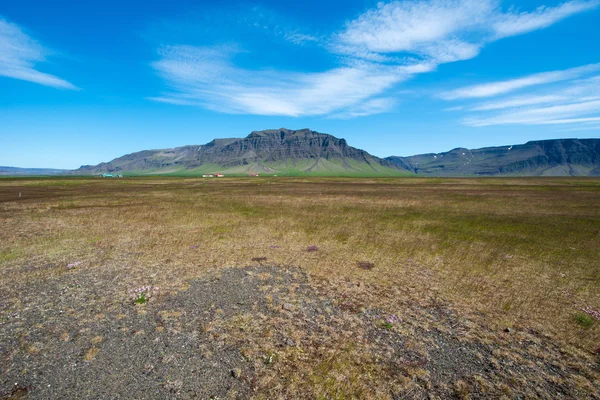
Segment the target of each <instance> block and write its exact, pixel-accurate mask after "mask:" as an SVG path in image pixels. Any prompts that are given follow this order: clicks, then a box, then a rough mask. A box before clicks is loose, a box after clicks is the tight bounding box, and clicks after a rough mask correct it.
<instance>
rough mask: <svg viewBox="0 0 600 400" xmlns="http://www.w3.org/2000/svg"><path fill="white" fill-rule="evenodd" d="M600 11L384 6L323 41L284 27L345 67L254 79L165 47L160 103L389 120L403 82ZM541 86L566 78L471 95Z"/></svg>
mask: <svg viewBox="0 0 600 400" xmlns="http://www.w3.org/2000/svg"><path fill="white" fill-rule="evenodd" d="M597 4H598V2H597V1H579V0H574V1H567V2H565V3H563V4H561V5H559V6H557V7H541V8H538V9H537V10H535V11H533V12H530V13H527V12H516V11H514V10H512V9H510V10H509V11H507V12H503V11H502V9H501V8H500V4H499V0H421V1H409V0H405V1H393V2H389V3H385V4H384V3H380V4H379V5H378V6H377V7H376V8H374V9H371V10H368V11H366V12H365V13H364V14H362V15H360V16H359V17H358V18H356V19H355V20H353V21H350V22H348V23H347V24H346V26H344V27H343V28H342V29H340V30H339V31H337V32H335V33H333V34H331V35H330V36H329V37H328V38H325V39H324V38H323V37H322V36H317V35H314V36H313V35H310V34H308V33H306V32H300V31H298V32H295V31H294V30H293V29H290V28H289V27H288V28H286V29H285V30H284V32H285V35H284V37H285V39H286V40H288V41H289V42H291V43H295V44H305V43H309V42H310V43H315V44H316V43H319V44H321V45H322V46H323V48H324V49H326V50H327V51H329V52H330V53H331V55H333V56H335V57H337V60H338V65H337V66H336V67H334V68H331V69H328V70H327V69H326V70H324V71H322V72H311V73H299V72H292V71H277V70H274V69H269V68H265V69H252V70H251V69H249V68H244V67H241V66H239V65H237V64H236V53H235V52H231V51H229V50H227V49H223V48H219V47H192V46H171V47H166V48H161V49H160V50H159V56H160V59H159V60H158V61H156V62H154V63H153V64H152V66H153V68H154V69H155V70H156V71H157V72H158V73H159V74H160V76H162V77H163V78H164V79H165V81H166V82H167V83H168V85H169V87H170V89H171V90H170V91H167V92H165V93H163V94H162V95H161V96H157V97H154V98H152V99H153V100H156V101H161V102H168V103H173V104H186V105H196V106H201V107H204V108H209V109H213V110H218V111H221V112H228V113H249V114H259V115H287V116H302V115H330V116H340V117H343V118H348V117H354V116H362V115H369V114H373V113H379V112H385V111H387V110H389V109H390V108H391V107H393V105H394V103H395V101H394V99H393V98H391V97H390V95H389V94H386V92H387V91H389V90H390V89H392V88H393V87H394V86H395V85H397V84H399V83H400V82H403V81H406V80H407V79H410V78H411V77H412V76H414V75H416V74H421V73H427V72H431V71H434V70H435V69H436V68H437V67H438V66H439V65H440V64H444V63H450V62H456V61H461V60H468V59H471V58H474V57H476V56H477V55H478V54H479V52H480V50H481V49H482V48H483V47H484V46H485V45H486V44H487V43H490V42H492V41H494V40H498V39H501V38H503V37H507V36H513V35H518V34H522V33H525V32H529V31H532V30H536V29H541V28H544V27H547V26H549V25H551V24H553V23H555V22H557V21H559V20H561V19H563V18H566V17H568V16H570V15H573V14H576V13H579V12H583V11H586V10H588V9H591V8H593V7H595V6H597ZM266 26H267V25H266ZM572 74H574V75H575V74H576V71H575V72H572ZM536 79H537V81H539V82H540V83H543V82H542V81H551V80H552V79H554V80H555V81H556V80H560V79H563V78H561V77H560V76H558V77H556V76H555V77H553V76H551V75H550V76H541V77H530V79H529V80H526V81H519V82H508V83H506V82H505V83H504V86H502V87H500V86H497V87H491V86H490V87H484V88H468V89H469V90H471V91H472V92H473V90H475V91H477V90H479V91H480V93H493V92H494V91H496V94H498V93H507V92H508V91H511V90H514V88H517V87H525V86H529V85H533V84H536V83H535V80H536ZM540 83H538V84H540ZM511 85H512V86H511ZM465 93H466V92H465ZM461 95H462V94H461V93H458V94H455V95H454V96H457V97H455V98H459V97H460V96H461ZM485 95H487V94H481V95H479V97H481V96H485ZM448 96H452V95H451V94H449V95H448Z"/></svg>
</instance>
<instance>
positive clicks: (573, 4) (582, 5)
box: [493, 0, 599, 38]
mask: <svg viewBox="0 0 600 400" xmlns="http://www.w3.org/2000/svg"><path fill="white" fill-rule="evenodd" d="M598 4H599V2H598V1H597V0H594V1H568V2H566V3H563V4H561V5H559V6H558V7H554V8H552V7H545V6H541V7H538V8H537V9H536V10H535V11H533V12H522V13H515V12H508V13H506V14H503V15H501V16H499V17H498V19H497V21H496V22H495V23H494V24H493V28H494V31H495V32H496V38H503V37H508V36H514V35H520V34H523V33H526V32H531V31H534V30H538V29H542V28H547V27H548V26H550V25H552V24H554V23H556V22H558V21H560V20H562V19H564V18H567V17H569V16H571V15H574V14H578V13H581V12H584V11H588V10H591V9H593V8H595V7H597V6H598Z"/></svg>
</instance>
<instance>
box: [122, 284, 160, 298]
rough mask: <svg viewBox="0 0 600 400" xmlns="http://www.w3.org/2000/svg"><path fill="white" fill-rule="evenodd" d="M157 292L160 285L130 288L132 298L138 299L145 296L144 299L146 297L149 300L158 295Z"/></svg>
mask: <svg viewBox="0 0 600 400" xmlns="http://www.w3.org/2000/svg"><path fill="white" fill-rule="evenodd" d="M157 293H158V287H157V286H151V285H145V286H140V287H139V288H137V289H130V290H129V295H130V297H131V299H132V300H138V299H140V298H143V299H146V301H147V300H149V299H150V298H151V297H152V296H154V295H156V294H157Z"/></svg>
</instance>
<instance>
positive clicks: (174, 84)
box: [153, 46, 410, 116]
mask: <svg viewBox="0 0 600 400" xmlns="http://www.w3.org/2000/svg"><path fill="white" fill-rule="evenodd" d="M236 53H237V50H235V49H232V48H223V47H219V48H198V47H189V46H175V47H168V48H165V49H163V50H161V55H162V59H161V60H160V61H157V62H155V63H154V64H153V67H154V68H155V69H156V70H157V71H158V72H159V73H160V75H161V76H162V77H163V78H164V79H165V80H166V81H167V82H168V83H169V86H170V87H171V88H172V89H173V92H171V93H167V94H165V95H163V96H159V97H155V98H153V100H156V101H162V102H167V103H173V104H186V105H199V106H203V107H206V108H209V109H213V110H216V111H222V112H230V113H252V114H260V115H289V116H300V115H323V114H329V113H331V112H333V111H336V110H343V109H346V108H349V107H355V106H357V105H359V104H361V103H362V102H363V101H366V100H368V99H370V98H371V97H373V96H374V95H376V94H378V93H381V92H382V91H384V90H386V89H388V88H390V87H391V86H392V85H394V84H396V83H398V82H400V81H401V80H402V79H406V78H407V77H408V76H410V72H407V71H404V72H403V71H402V68H401V67H390V66H382V65H378V64H372V63H366V62H365V63H357V64H355V65H353V66H351V67H350V66H344V67H340V68H336V69H332V70H329V71H326V72H323V73H292V72H280V71H274V70H268V69H264V70H249V69H243V68H239V67H237V66H235V64H234V63H233V61H232V59H233V58H234V56H235V55H236ZM371 101H372V99H371ZM364 107H367V108H368V109H370V110H372V111H379V112H382V111H384V110H385V106H384V103H382V102H371V103H365V104H363V109H364ZM356 112H358V111H356Z"/></svg>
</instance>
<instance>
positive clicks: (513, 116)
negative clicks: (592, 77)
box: [465, 97, 600, 126]
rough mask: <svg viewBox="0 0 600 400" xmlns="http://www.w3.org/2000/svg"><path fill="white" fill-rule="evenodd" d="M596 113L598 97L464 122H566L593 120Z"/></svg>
mask: <svg viewBox="0 0 600 400" xmlns="http://www.w3.org/2000/svg"><path fill="white" fill-rule="evenodd" d="M593 114H595V115H593ZM597 115H600V97H598V98H597V99H594V100H590V101H582V102H577V103H570V104H560V105H553V106H549V107H536V108H526V109H515V110H511V111H509V112H504V113H502V114H499V115H495V116H487V117H482V118H480V117H475V118H468V119H466V120H465V124H466V125H469V126H490V125H506V124H523V125H546V124H566V123H575V122H584V121H592V120H593V121H595V120H596V118H597Z"/></svg>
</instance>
